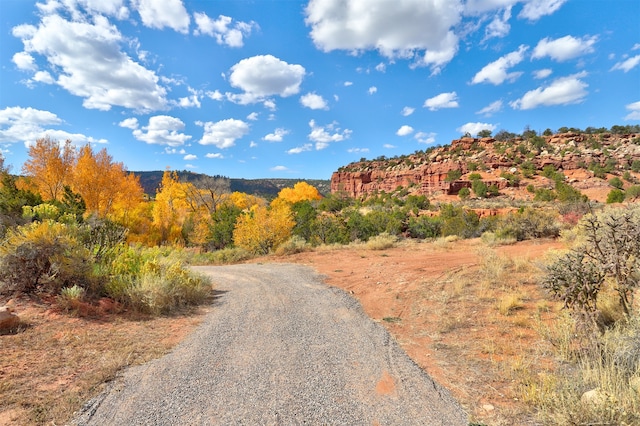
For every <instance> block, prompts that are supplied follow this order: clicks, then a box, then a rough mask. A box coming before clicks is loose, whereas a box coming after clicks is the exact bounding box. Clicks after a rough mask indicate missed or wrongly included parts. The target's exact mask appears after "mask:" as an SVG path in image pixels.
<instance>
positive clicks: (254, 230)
mask: <svg viewBox="0 0 640 426" xmlns="http://www.w3.org/2000/svg"><path fill="white" fill-rule="evenodd" d="M294 225H295V222H294V220H293V217H292V214H291V209H290V208H289V206H288V205H287V204H286V203H282V202H280V203H276V204H275V205H274V204H272V205H271V206H270V207H269V208H267V207H265V206H260V205H254V206H253V207H252V208H251V209H250V210H249V211H248V212H246V213H244V214H242V215H241V216H240V217H238V219H237V221H236V226H235V228H234V230H233V242H234V243H235V245H237V246H238V247H241V248H243V249H245V250H247V251H249V252H252V253H255V254H268V253H269V251H271V250H272V249H274V248H276V247H278V246H279V245H280V244H282V243H284V242H285V241H287V240H288V239H289V237H291V230H292V229H293V227H294Z"/></svg>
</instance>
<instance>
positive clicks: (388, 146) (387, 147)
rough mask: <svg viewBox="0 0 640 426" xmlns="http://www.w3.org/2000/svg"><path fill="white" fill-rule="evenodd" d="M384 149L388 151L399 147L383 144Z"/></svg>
mask: <svg viewBox="0 0 640 426" xmlns="http://www.w3.org/2000/svg"><path fill="white" fill-rule="evenodd" d="M382 147H383V148H386V149H393V148H397V146H395V145H391V144H390V143H385V144H383V145H382Z"/></svg>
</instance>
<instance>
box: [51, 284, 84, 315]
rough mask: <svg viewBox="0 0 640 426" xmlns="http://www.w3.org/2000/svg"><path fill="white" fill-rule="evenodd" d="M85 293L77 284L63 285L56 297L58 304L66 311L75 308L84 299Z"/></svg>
mask: <svg viewBox="0 0 640 426" xmlns="http://www.w3.org/2000/svg"><path fill="white" fill-rule="evenodd" d="M85 294H86V291H85V289H84V288H82V287H80V286H78V285H75V284H74V285H73V286H72V287H65V288H63V289H62V290H60V295H59V296H58V297H57V300H58V304H59V305H60V307H61V308H62V309H64V310H66V311H73V310H76V309H78V307H79V306H80V304H81V303H82V301H83V300H84V297H85Z"/></svg>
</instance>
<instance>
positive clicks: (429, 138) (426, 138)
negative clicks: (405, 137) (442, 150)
mask: <svg viewBox="0 0 640 426" xmlns="http://www.w3.org/2000/svg"><path fill="white" fill-rule="evenodd" d="M413 138H414V139H415V140H417V141H418V143H424V144H427V145H430V144H432V143H435V141H436V133H433V132H430V133H425V132H418V133H416V134H415V135H414V136H413Z"/></svg>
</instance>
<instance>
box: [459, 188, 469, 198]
mask: <svg viewBox="0 0 640 426" xmlns="http://www.w3.org/2000/svg"><path fill="white" fill-rule="evenodd" d="M470 196H471V191H470V190H469V188H467V187H464V188H460V191H458V197H460V199H461V200H466V199H467V198H469V197H470Z"/></svg>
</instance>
